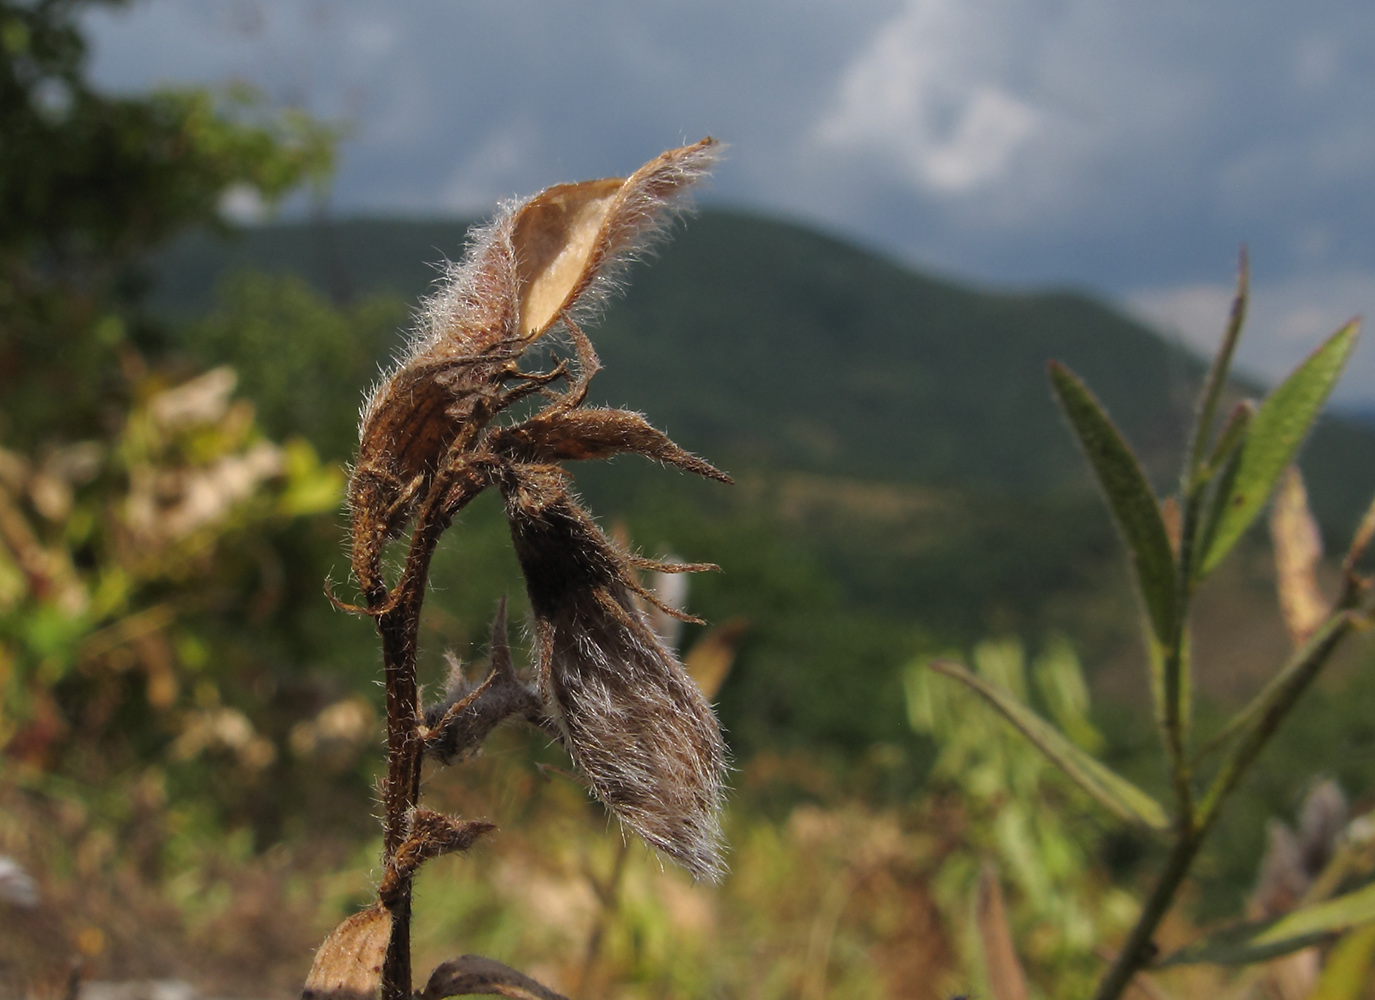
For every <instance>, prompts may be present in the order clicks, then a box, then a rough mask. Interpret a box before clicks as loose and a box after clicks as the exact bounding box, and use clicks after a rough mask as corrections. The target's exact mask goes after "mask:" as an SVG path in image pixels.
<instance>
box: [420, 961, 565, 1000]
mask: <svg viewBox="0 0 1375 1000" xmlns="http://www.w3.org/2000/svg"><path fill="white" fill-rule="evenodd" d="M472 994H480V995H483V996H501V997H510V998H511V1000H568V998H567V997H565V996H564V995H563V994H561V993H555V992H554V991H553V990H551V989H549V988H548V987H547V986H541V985H540V984H539V983H537V982H536V981H535V980H533V979H531V978H530V977H529V976H527V975H525V974H524V973H521V972H517V971H516V970H515V969H513V968H511V967H510V966H509V965H503V964H502V963H501V962H498V961H496V959H492V958H483V957H482V956H481V955H464V956H462V957H461V958H452V959H450V960H449V961H447V962H444V963H442V964H441V965H439V966H438V967H437V968H436V969H435V970H434V972H432V973H430V980H429V982H428V983H426V984H425V991H424V992H423V993H421V994H420V996H419V1000H444V998H445V997H457V996H469V995H472Z"/></svg>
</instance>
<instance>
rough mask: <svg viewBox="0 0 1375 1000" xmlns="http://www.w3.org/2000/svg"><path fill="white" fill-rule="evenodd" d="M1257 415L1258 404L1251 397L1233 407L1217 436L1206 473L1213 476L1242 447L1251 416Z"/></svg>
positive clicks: (1205, 467)
mask: <svg viewBox="0 0 1375 1000" xmlns="http://www.w3.org/2000/svg"><path fill="white" fill-rule="evenodd" d="M1255 415H1256V404H1255V403H1253V402H1251V401H1250V400H1249V399H1243V400H1242V401H1241V402H1240V403H1238V404H1237V405H1236V406H1234V407H1233V408H1232V412H1231V413H1230V414H1228V416H1227V423H1225V424H1223V426H1222V431H1221V432H1220V433H1219V434H1218V436H1217V443H1216V444H1215V445H1213V451H1212V454H1210V455H1209V456H1208V461H1207V463H1206V464H1205V466H1204V473H1205V475H1207V476H1208V477H1211V476H1213V475H1214V474H1215V473H1216V472H1217V470H1218V468H1219V467H1221V465H1222V464H1223V463H1224V462H1226V461H1227V460H1228V459H1230V458H1231V457H1232V455H1233V454H1234V453H1235V452H1236V451H1237V450H1238V449H1239V448H1240V447H1241V443H1242V442H1243V441H1245V440H1246V432H1247V431H1249V430H1250V429H1251V418H1252V417H1254V416H1255Z"/></svg>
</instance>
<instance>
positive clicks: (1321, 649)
mask: <svg viewBox="0 0 1375 1000" xmlns="http://www.w3.org/2000/svg"><path fill="white" fill-rule="evenodd" d="M1354 627H1355V619H1354V618H1353V616H1352V614H1351V612H1349V611H1342V612H1339V613H1337V614H1335V615H1333V616H1332V617H1330V618H1328V619H1327V621H1325V622H1323V623H1322V625H1320V626H1319V627H1318V628H1317V630H1316V631H1314V633H1313V634H1312V635H1311V636H1309V638H1308V641H1307V642H1305V643H1304V644H1303V646H1302V647H1300V648H1299V649H1297V650H1295V651H1294V654H1293V655H1292V656H1291V657H1290V659H1289V662H1288V663H1286V664H1285V665H1284V668H1283V669H1282V670H1280V672H1279V673H1278V674H1276V675H1275V676H1274V677H1273V678H1271V679H1270V682H1269V683H1268V684H1266V685H1265V687H1264V688H1263V689H1262V690H1261V692H1260V694H1258V695H1256V696H1255V697H1254V698H1252V699H1251V701H1250V703H1248V704H1247V705H1246V707H1245V708H1243V709H1242V710H1241V711H1240V712H1238V713H1237V714H1236V715H1235V716H1233V717H1232V719H1231V721H1229V722H1228V723H1227V725H1226V726H1224V727H1223V729H1222V731H1221V732H1220V733H1218V735H1217V736H1214V737H1213V738H1212V739H1211V740H1209V741H1208V745H1207V746H1206V747H1204V748H1203V750H1202V751H1200V754H1199V756H1200V757H1202V756H1205V755H1206V754H1208V753H1209V752H1210V751H1212V750H1216V749H1218V748H1220V747H1223V746H1226V745H1227V744H1228V743H1230V742H1232V741H1233V740H1234V739H1235V740H1236V742H1235V743H1234V744H1233V745H1232V746H1231V748H1230V749H1229V750H1228V751H1227V756H1226V757H1225V758H1224V759H1223V762H1222V764H1221V766H1220V767H1219V770H1218V774H1217V777H1215V778H1214V779H1213V784H1212V786H1211V787H1210V788H1209V790H1208V794H1207V796H1206V797H1205V798H1204V800H1203V803H1202V805H1200V807H1199V815H1200V817H1205V818H1206V817H1210V816H1211V815H1212V814H1213V813H1214V812H1215V811H1216V810H1217V808H1218V807H1219V806H1220V804H1221V802H1222V800H1223V799H1224V798H1225V797H1226V796H1227V795H1229V794H1231V791H1232V789H1233V788H1234V787H1236V783H1237V782H1238V781H1240V780H1241V776H1242V775H1243V774H1244V773H1245V772H1246V769H1247V768H1248V767H1250V766H1251V762H1252V761H1253V760H1255V758H1256V756H1257V755H1258V754H1259V753H1260V752H1261V750H1263V749H1264V748H1265V744H1266V743H1267V742H1269V740H1270V737H1271V736H1273V735H1274V732H1275V730H1276V729H1278V728H1279V725H1280V723H1281V722H1282V721H1283V720H1284V717H1285V716H1286V715H1288V714H1289V711H1290V710H1291V709H1292V708H1293V707H1294V705H1295V703H1297V702H1298V700H1299V698H1300V696H1302V694H1303V693H1304V691H1306V690H1307V689H1308V687H1309V685H1310V684H1312V683H1313V681H1314V680H1315V679H1316V678H1317V676H1318V674H1319V673H1320V672H1321V671H1322V669H1323V667H1325V666H1326V665H1327V663H1328V661H1329V660H1330V659H1331V658H1332V654H1333V652H1334V651H1335V650H1336V649H1337V647H1338V646H1339V645H1340V644H1341V642H1342V640H1343V639H1345V638H1346V636H1347V635H1348V634H1349V633H1350V632H1351V630H1352V628H1354ZM1200 822H1206V819H1200Z"/></svg>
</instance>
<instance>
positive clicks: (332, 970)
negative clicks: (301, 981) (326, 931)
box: [301, 903, 392, 1000]
mask: <svg viewBox="0 0 1375 1000" xmlns="http://www.w3.org/2000/svg"><path fill="white" fill-rule="evenodd" d="M391 929H392V915H391V913H389V912H388V911H387V910H386V908H385V907H383V906H382V904H381V903H374V904H373V905H372V906H369V907H368V908H367V909H366V910H362V911H360V912H358V913H355V914H354V915H353V916H351V917H349V918H348V919H347V920H345V921H344V922H343V923H342V924H340V925H339V926H338V927H336V928H334V930H333V932H332V933H331V934H330V936H329V937H327V938H325V943H324V944H322V945H320V948H319V950H318V951H317V952H316V953H315V962H314V964H313V965H311V967H310V975H309V976H308V977H306V985H305V989H304V990H303V991H302V993H301V1000H373V998H377V997H380V996H381V995H382V962H383V960H384V959H385V958H386V956H387V945H388V944H390V943H391Z"/></svg>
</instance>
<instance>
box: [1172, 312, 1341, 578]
mask: <svg viewBox="0 0 1375 1000" xmlns="http://www.w3.org/2000/svg"><path fill="white" fill-rule="evenodd" d="M1357 330H1358V324H1357V322H1356V321H1355V320H1352V321H1351V322H1350V323H1348V324H1346V326H1344V327H1342V328H1341V329H1340V330H1338V331H1337V332H1336V333H1334V334H1333V335H1332V336H1331V337H1330V338H1328V340H1327V342H1326V343H1325V344H1323V345H1322V346H1321V347H1319V348H1318V349H1317V350H1316V351H1314V352H1313V353H1312V354H1311V355H1309V357H1308V360H1307V361H1305V362H1304V363H1303V364H1302V365H1300V366H1299V367H1298V369H1296V370H1295V371H1294V373H1293V374H1292V375H1290V376H1289V377H1288V378H1287V379H1285V380H1284V382H1283V383H1281V384H1280V386H1279V387H1278V388H1276V389H1275V391H1274V392H1272V393H1271V394H1270V395H1269V396H1268V397H1267V398H1266V399H1265V401H1264V402H1263V403H1261V405H1260V409H1259V410H1257V411H1256V415H1255V417H1254V418H1253V419H1252V420H1251V428H1250V431H1249V432H1248V433H1247V435H1246V441H1245V443H1244V444H1243V445H1242V448H1241V452H1240V457H1239V459H1238V462H1237V468H1236V473H1235V475H1234V476H1232V477H1230V478H1231V482H1230V483H1229V484H1227V485H1228V489H1227V492H1226V493H1224V494H1221V495H1220V496H1219V498H1218V505H1217V511H1218V514H1217V517H1216V521H1215V524H1214V526H1213V527H1212V530H1211V531H1210V532H1209V535H1210V537H1209V539H1208V546H1207V548H1206V549H1204V550H1203V558H1202V559H1200V560H1199V563H1198V573H1197V576H1198V578H1199V579H1202V578H1203V577H1204V576H1206V575H1207V574H1208V573H1210V572H1212V570H1213V569H1214V568H1215V567H1216V566H1217V564H1218V563H1219V562H1221V561H1222V559H1223V557H1225V556H1226V555H1227V553H1228V552H1230V551H1231V550H1232V546H1234V545H1235V544H1236V543H1237V540H1238V539H1239V538H1241V536H1242V534H1243V533H1244V532H1245V531H1246V529H1247V528H1249V527H1250V526H1251V522H1252V521H1254V520H1255V519H1256V515H1258V514H1259V513H1260V511H1261V508H1262V507H1264V506H1265V501H1266V500H1268V499H1269V497H1270V494H1271V493H1272V492H1273V491H1274V488H1275V484H1276V483H1277V482H1278V481H1279V477H1280V473H1282V472H1283V471H1284V469H1285V467H1286V466H1288V465H1289V463H1290V462H1292V461H1293V460H1294V456H1295V454H1297V453H1298V450H1299V445H1301V444H1302V443H1303V439H1304V437H1305V436H1306V435H1307V434H1308V431H1309V428H1311V427H1312V426H1313V421H1314V420H1316V419H1317V416H1318V412H1319V411H1320V410H1321V409H1322V406H1323V403H1325V402H1326V401H1327V396H1328V393H1330V392H1331V391H1332V386H1333V385H1335V384H1336V382H1337V377H1338V376H1339V375H1340V374H1341V372H1342V369H1343V368H1344V367H1345V366H1346V359H1347V358H1348V357H1349V356H1350V354H1351V349H1352V347H1354V346H1355V343H1356V333H1357Z"/></svg>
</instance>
